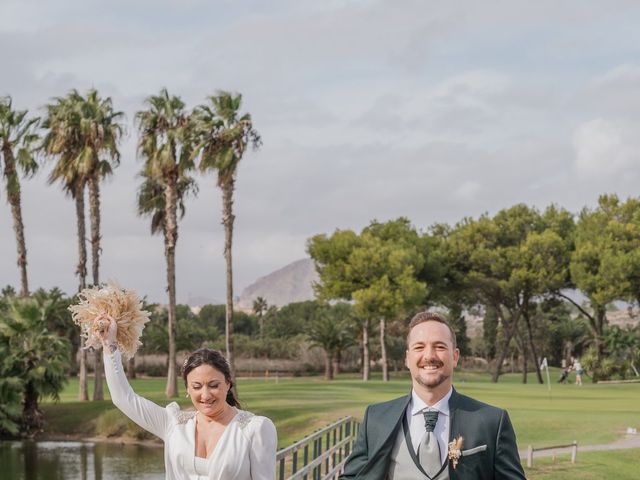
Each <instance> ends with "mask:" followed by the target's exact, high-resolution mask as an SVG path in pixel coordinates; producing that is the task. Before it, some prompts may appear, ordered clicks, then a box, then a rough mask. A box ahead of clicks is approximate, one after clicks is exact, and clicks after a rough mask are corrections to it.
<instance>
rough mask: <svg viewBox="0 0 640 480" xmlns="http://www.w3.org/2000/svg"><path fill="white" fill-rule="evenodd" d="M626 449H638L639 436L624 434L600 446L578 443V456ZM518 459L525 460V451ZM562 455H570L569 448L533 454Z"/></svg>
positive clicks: (538, 455)
mask: <svg viewBox="0 0 640 480" xmlns="http://www.w3.org/2000/svg"><path fill="white" fill-rule="evenodd" d="M627 448H640V434H635V435H629V434H624V435H623V436H622V437H621V438H619V439H618V440H616V441H615V442H613V443H606V444H600V445H580V442H578V456H579V455H580V453H581V452H596V451H602V450H625V449H627ZM519 453H520V458H523V459H524V458H527V450H526V449H525V450H520V452H519ZM562 453H571V447H565V448H553V449H551V450H543V451H541V452H534V456H536V457H551V456H553V455H559V454H562Z"/></svg>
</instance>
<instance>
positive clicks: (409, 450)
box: [339, 312, 525, 480]
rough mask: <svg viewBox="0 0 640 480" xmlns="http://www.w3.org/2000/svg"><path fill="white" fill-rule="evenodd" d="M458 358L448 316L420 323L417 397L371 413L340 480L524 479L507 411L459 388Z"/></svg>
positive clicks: (414, 326) (410, 343)
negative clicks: (456, 381)
mask: <svg viewBox="0 0 640 480" xmlns="http://www.w3.org/2000/svg"><path fill="white" fill-rule="evenodd" d="M459 356H460V351H459V350H458V348H457V347H456V336H455V333H454V331H453V329H452V328H451V326H450V325H449V324H448V323H447V321H446V320H445V319H444V318H443V317H442V316H440V315H439V314H437V313H432V312H421V313H418V314H417V315H416V316H414V317H413V319H412V320H411V323H410V324H409V332H408V335H407V350H406V356H405V364H406V366H407V368H409V371H410V372H411V378H412V386H413V388H412V390H411V393H410V394H409V395H406V396H404V397H401V398H398V399H395V400H391V401H388V402H384V403H378V404H374V405H370V406H369V407H368V408H367V410H366V412H365V415H364V419H363V421H362V425H361V426H360V430H359V432H358V438H357V440H356V443H355V445H354V447H353V451H352V453H351V455H350V456H349V458H348V460H347V462H346V465H345V468H344V473H343V474H342V475H341V476H340V477H339V478H340V479H341V480H351V479H358V480H410V479H411V480H413V479H431V480H435V479H437V480H444V479H460V480H484V479H487V480H489V479H492V480H506V479H514V480H525V476H524V472H523V470H522V465H521V464H520V457H519V455H518V447H517V445H516V435H515V432H514V430H513V427H512V425H511V421H510V420H509V415H508V414H507V412H506V411H505V410H502V409H500V408H496V407H492V406H490V405H487V404H485V403H482V402H479V401H477V400H474V399H472V398H470V397H467V396H465V395H461V394H459V393H458V392H457V391H456V390H455V389H454V388H453V383H452V376H453V369H454V367H455V366H456V365H457V363H458V358H459Z"/></svg>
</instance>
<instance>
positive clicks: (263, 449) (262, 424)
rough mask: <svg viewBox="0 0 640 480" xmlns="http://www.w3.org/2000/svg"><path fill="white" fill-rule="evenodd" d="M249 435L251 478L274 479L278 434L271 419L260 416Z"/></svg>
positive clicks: (256, 479) (258, 479)
mask: <svg viewBox="0 0 640 480" xmlns="http://www.w3.org/2000/svg"><path fill="white" fill-rule="evenodd" d="M256 420H259V422H258V425H257V426H256V429H255V431H254V432H253V433H252V436H251V449H250V450H249V460H250V462H251V480H275V478H276V449H277V446H278V434H277V432H276V427H275V425H274V424H273V422H272V421H271V420H269V419H268V418H266V417H260V418H258V419H256Z"/></svg>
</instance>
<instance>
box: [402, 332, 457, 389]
mask: <svg viewBox="0 0 640 480" xmlns="http://www.w3.org/2000/svg"><path fill="white" fill-rule="evenodd" d="M407 344H408V346H407V353H406V359H405V364H406V365H407V368H408V369H409V371H410V372H411V378H412V379H413V383H414V387H418V386H421V387H424V388H426V389H427V390H430V391H432V390H443V392H444V393H446V392H447V391H448V390H449V387H450V386H451V383H452V376H453V369H454V368H455V366H456V365H457V364H458V357H459V356H460V351H459V350H458V349H457V348H454V346H453V339H452V338H451V333H450V331H449V328H448V327H447V326H446V325H444V324H442V323H440V322H436V321H427V322H423V323H419V324H418V325H416V326H415V327H413V328H412V329H411V331H410V332H409V337H408V338H407ZM416 384H417V385H416Z"/></svg>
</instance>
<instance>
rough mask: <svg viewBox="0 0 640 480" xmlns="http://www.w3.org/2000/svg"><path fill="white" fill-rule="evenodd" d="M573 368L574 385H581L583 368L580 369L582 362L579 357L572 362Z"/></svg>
mask: <svg viewBox="0 0 640 480" xmlns="http://www.w3.org/2000/svg"><path fill="white" fill-rule="evenodd" d="M573 368H575V370H576V385H580V386H581V385H582V374H583V373H584V370H583V369H582V364H581V363H580V359H577V360H576V361H575V363H574V364H573Z"/></svg>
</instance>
